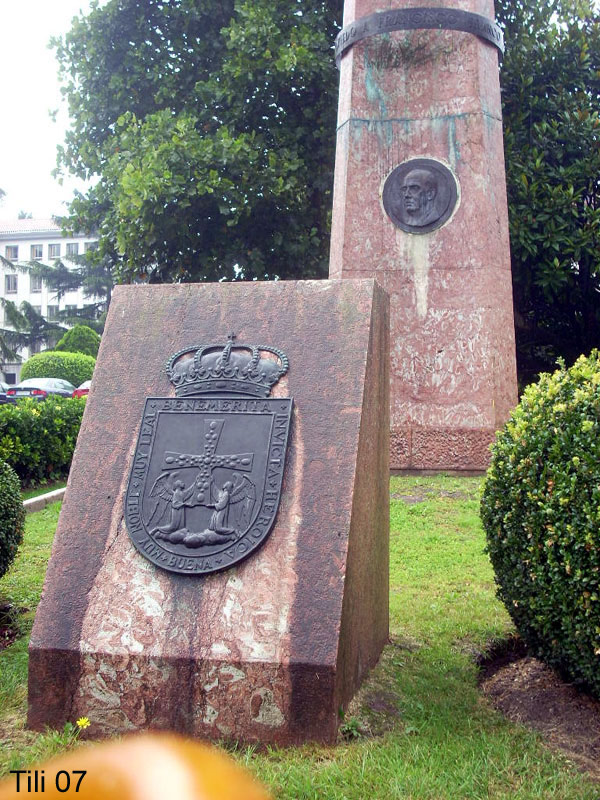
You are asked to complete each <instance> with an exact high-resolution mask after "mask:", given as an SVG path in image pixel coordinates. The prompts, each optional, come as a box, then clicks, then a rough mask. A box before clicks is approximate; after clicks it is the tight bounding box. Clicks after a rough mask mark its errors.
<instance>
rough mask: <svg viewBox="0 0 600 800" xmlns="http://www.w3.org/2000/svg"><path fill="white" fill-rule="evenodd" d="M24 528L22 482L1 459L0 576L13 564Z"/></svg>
mask: <svg viewBox="0 0 600 800" xmlns="http://www.w3.org/2000/svg"><path fill="white" fill-rule="evenodd" d="M24 530H25V509H24V508H23V501H22V500H21V484H20V483H19V479H18V478H17V475H16V473H15V471H14V469H12V468H11V467H10V466H9V465H8V464H6V463H5V462H4V461H0V578H1V577H2V576H3V575H4V574H5V573H6V572H7V571H8V568H9V567H10V565H11V564H12V562H13V560H14V557H15V556H16V554H17V548H18V547H19V545H20V544H21V542H22V541H23V532H24Z"/></svg>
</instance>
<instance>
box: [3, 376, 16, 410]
mask: <svg viewBox="0 0 600 800" xmlns="http://www.w3.org/2000/svg"><path fill="white" fill-rule="evenodd" d="M9 389H10V386H9V385H8V383H4V381H0V406H3V405H5V404H6V403H14V402H15V401H14V400H13V399H12V397H9V396H8V395H7V394H6V393H7V392H8V390H9Z"/></svg>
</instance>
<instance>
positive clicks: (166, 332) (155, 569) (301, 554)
mask: <svg viewBox="0 0 600 800" xmlns="http://www.w3.org/2000/svg"><path fill="white" fill-rule="evenodd" d="M388 324H389V320H388V301H387V296H386V294H385V292H384V291H383V290H382V289H381V288H380V287H379V286H378V284H377V283H376V282H375V281H373V280H358V281H331V282H330V281H320V282H317V281H307V282H289V283H285V282H278V283H275V282H274V283H251V284H241V283H240V284H206V285H178V286H177V285H169V286H160V287H157V286H126V287H118V288H117V290H116V291H115V294H114V298H113V301H112V303H111V308H110V313H109V316H108V320H107V325H106V331H105V334H104V337H103V340H102V345H101V349H100V353H99V357H98V361H97V365H96V371H95V374H94V380H93V385H92V390H91V392H90V395H89V399H88V401H87V408H86V410H85V415H84V420H83V424H82V428H81V433H80V436H79V440H78V444H77V449H76V453H75V457H74V460H73V466H72V469H71V474H70V478H69V483H68V486H67V492H66V496H65V500H64V504H63V507H62V512H61V516H60V520H59V524H58V530H57V533H56V538H55V541H54V547H53V551H52V556H51V559H50V563H49V567H48V572H47V575H46V582H45V586H44V591H43V597H42V600H41V603H40V605H39V608H38V612H37V615H36V619H35V624H34V628H33V633H32V637H31V643H30V662H29V717H28V721H29V725H30V726H31V727H33V728H35V729H42V728H43V727H44V726H46V725H50V726H52V727H58V728H61V727H62V726H63V724H64V723H65V722H66V721H67V720H71V721H73V720H75V719H77V718H78V717H79V716H82V715H83V716H86V717H88V718H89V719H90V720H91V728H90V729H89V730H90V733H91V734H92V735H94V736H103V735H110V734H114V733H124V732H127V731H132V730H139V729H144V728H155V729H167V730H173V731H179V732H182V733H185V734H188V735H191V736H196V737H206V738H210V739H223V738H225V739H237V740H242V741H247V742H261V743H277V744H290V743H298V742H304V741H306V740H319V741H323V742H332V741H333V740H334V739H335V736H336V731H337V725H338V712H339V709H340V708H343V707H344V706H345V705H346V704H347V703H348V701H349V700H350V698H351V697H352V695H353V693H354V692H355V690H356V688H357V687H358V685H359V684H360V682H361V680H362V679H363V677H364V676H365V674H366V672H367V671H368V669H369V668H370V667H372V666H373V665H374V664H375V662H376V661H377V659H378V656H379V654H380V651H381V648H382V647H383V645H384V643H385V642H386V640H387V636H388V534H389V516H388V469H389V464H388V447H389V438H388V429H389V420H388V403H389V395H388V387H389V373H388ZM231 332H234V333H235V334H236V336H237V339H236V341H238V342H240V343H248V344H260V345H270V346H273V347H278V348H280V349H281V350H283V351H284V352H285V353H286V354H287V356H288V358H289V371H288V373H287V374H286V375H285V376H284V377H283V378H282V379H281V381H280V382H279V383H278V384H277V386H275V387H274V390H273V396H275V397H277V396H279V397H293V399H294V407H293V416H292V424H291V432H290V443H289V448H288V452H287V461H286V465H285V471H284V477H283V488H282V494H281V503H280V507H279V511H278V514H277V517H276V520H275V524H274V527H273V529H272V530H271V533H270V535H269V536H268V538H267V539H266V541H265V542H264V544H263V545H262V546H261V547H260V548H259V549H258V550H257V551H256V552H254V553H253V554H252V555H251V556H250V557H248V558H247V559H246V560H245V561H243V562H241V563H240V564H238V565H236V566H234V567H232V568H230V569H227V570H225V571H222V572H217V573H214V574H211V575H208V576H204V577H203V576H193V575H182V574H176V573H173V572H169V571H166V570H164V569H162V568H161V567H159V566H155V565H154V564H153V563H151V562H150V561H149V560H147V559H146V558H144V556H143V555H142V554H141V553H140V552H138V550H137V549H136V548H135V547H134V545H133V544H132V541H131V539H130V537H129V536H128V533H127V530H126V528H125V522H124V497H125V492H126V486H127V481H128V477H129V473H130V470H131V464H132V459H133V455H134V449H135V447H136V441H137V436H138V431H139V428H140V421H141V415H142V410H143V408H144V402H145V399H146V398H147V397H162V396H169V395H170V396H173V387H172V386H171V385H170V383H169V381H168V379H167V375H166V373H165V366H164V365H165V362H166V360H167V359H168V358H169V357H170V356H171V355H172V354H173V353H176V352H177V351H179V350H181V349H182V348H185V347H190V346H198V345H200V344H201V343H206V344H209V343H223V342H225V341H226V339H227V336H228V334H230V333H231Z"/></svg>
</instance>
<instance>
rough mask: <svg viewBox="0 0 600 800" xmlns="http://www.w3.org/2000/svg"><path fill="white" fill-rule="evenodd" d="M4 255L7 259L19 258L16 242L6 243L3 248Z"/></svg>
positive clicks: (14, 259) (15, 259)
mask: <svg viewBox="0 0 600 800" xmlns="http://www.w3.org/2000/svg"><path fill="white" fill-rule="evenodd" d="M4 255H5V256H6V258H8V260H9V261H18V260H19V245H18V244H7V245H6V247H5V248H4Z"/></svg>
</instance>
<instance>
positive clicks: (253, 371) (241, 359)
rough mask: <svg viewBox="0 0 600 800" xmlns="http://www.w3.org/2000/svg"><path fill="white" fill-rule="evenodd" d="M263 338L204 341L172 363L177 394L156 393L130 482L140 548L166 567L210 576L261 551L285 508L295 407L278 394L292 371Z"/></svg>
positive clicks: (129, 506) (129, 520)
mask: <svg viewBox="0 0 600 800" xmlns="http://www.w3.org/2000/svg"><path fill="white" fill-rule="evenodd" d="M288 367H289V362H288V359H287V356H286V355H285V353H283V352H282V351H281V350H278V349H276V348H273V347H267V346H263V345H260V346H259V345H245V344H236V343H235V336H234V335H233V334H231V335H230V336H229V337H228V340H227V343H226V344H225V345H201V346H199V347H194V348H186V349H184V350H180V351H179V352H177V353H175V354H174V355H173V356H171V358H170V359H169V360H168V362H167V364H166V371H167V375H168V376H169V379H170V380H171V383H172V384H173V385H174V387H175V397H149V398H147V399H146V402H145V407H144V414H143V419H142V424H141V427H140V433H139V436H138V442H137V446H136V450H135V455H134V460H133V466H132V470H131V475H130V478H129V484H128V488H127V496H126V504H125V521H126V524H127V529H128V531H129V535H130V537H131V539H132V541H133V543H134V545H135V546H136V548H137V549H138V550H139V551H140V553H142V555H144V556H145V557H146V558H147V559H148V560H149V561H151V562H152V563H154V564H156V565H157V566H159V567H162V568H163V569H166V570H169V571H171V572H178V573H182V574H187V575H206V574H209V573H212V572H216V571H219V570H223V569H226V568H228V567H231V566H233V565H234V564H237V563H238V562H239V561H241V560H242V559H244V558H247V557H248V556H249V555H251V554H252V553H253V552H254V551H255V550H257V548H259V547H260V545H262V543H263V542H264V541H265V539H266V538H267V536H268V534H269V532H270V531H271V528H272V527H273V524H274V522H275V517H276V515H277V510H278V508H279V500H280V496H281V487H282V480H283V471H284V466H285V454H286V450H287V442H288V434H289V429H290V420H291V413H292V404H293V400H292V398H290V397H286V398H273V397H269V395H270V393H271V389H272V388H273V386H274V385H275V384H276V383H277V382H278V381H279V379H280V378H281V377H282V376H283V375H285V374H286V373H287V371H288Z"/></svg>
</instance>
